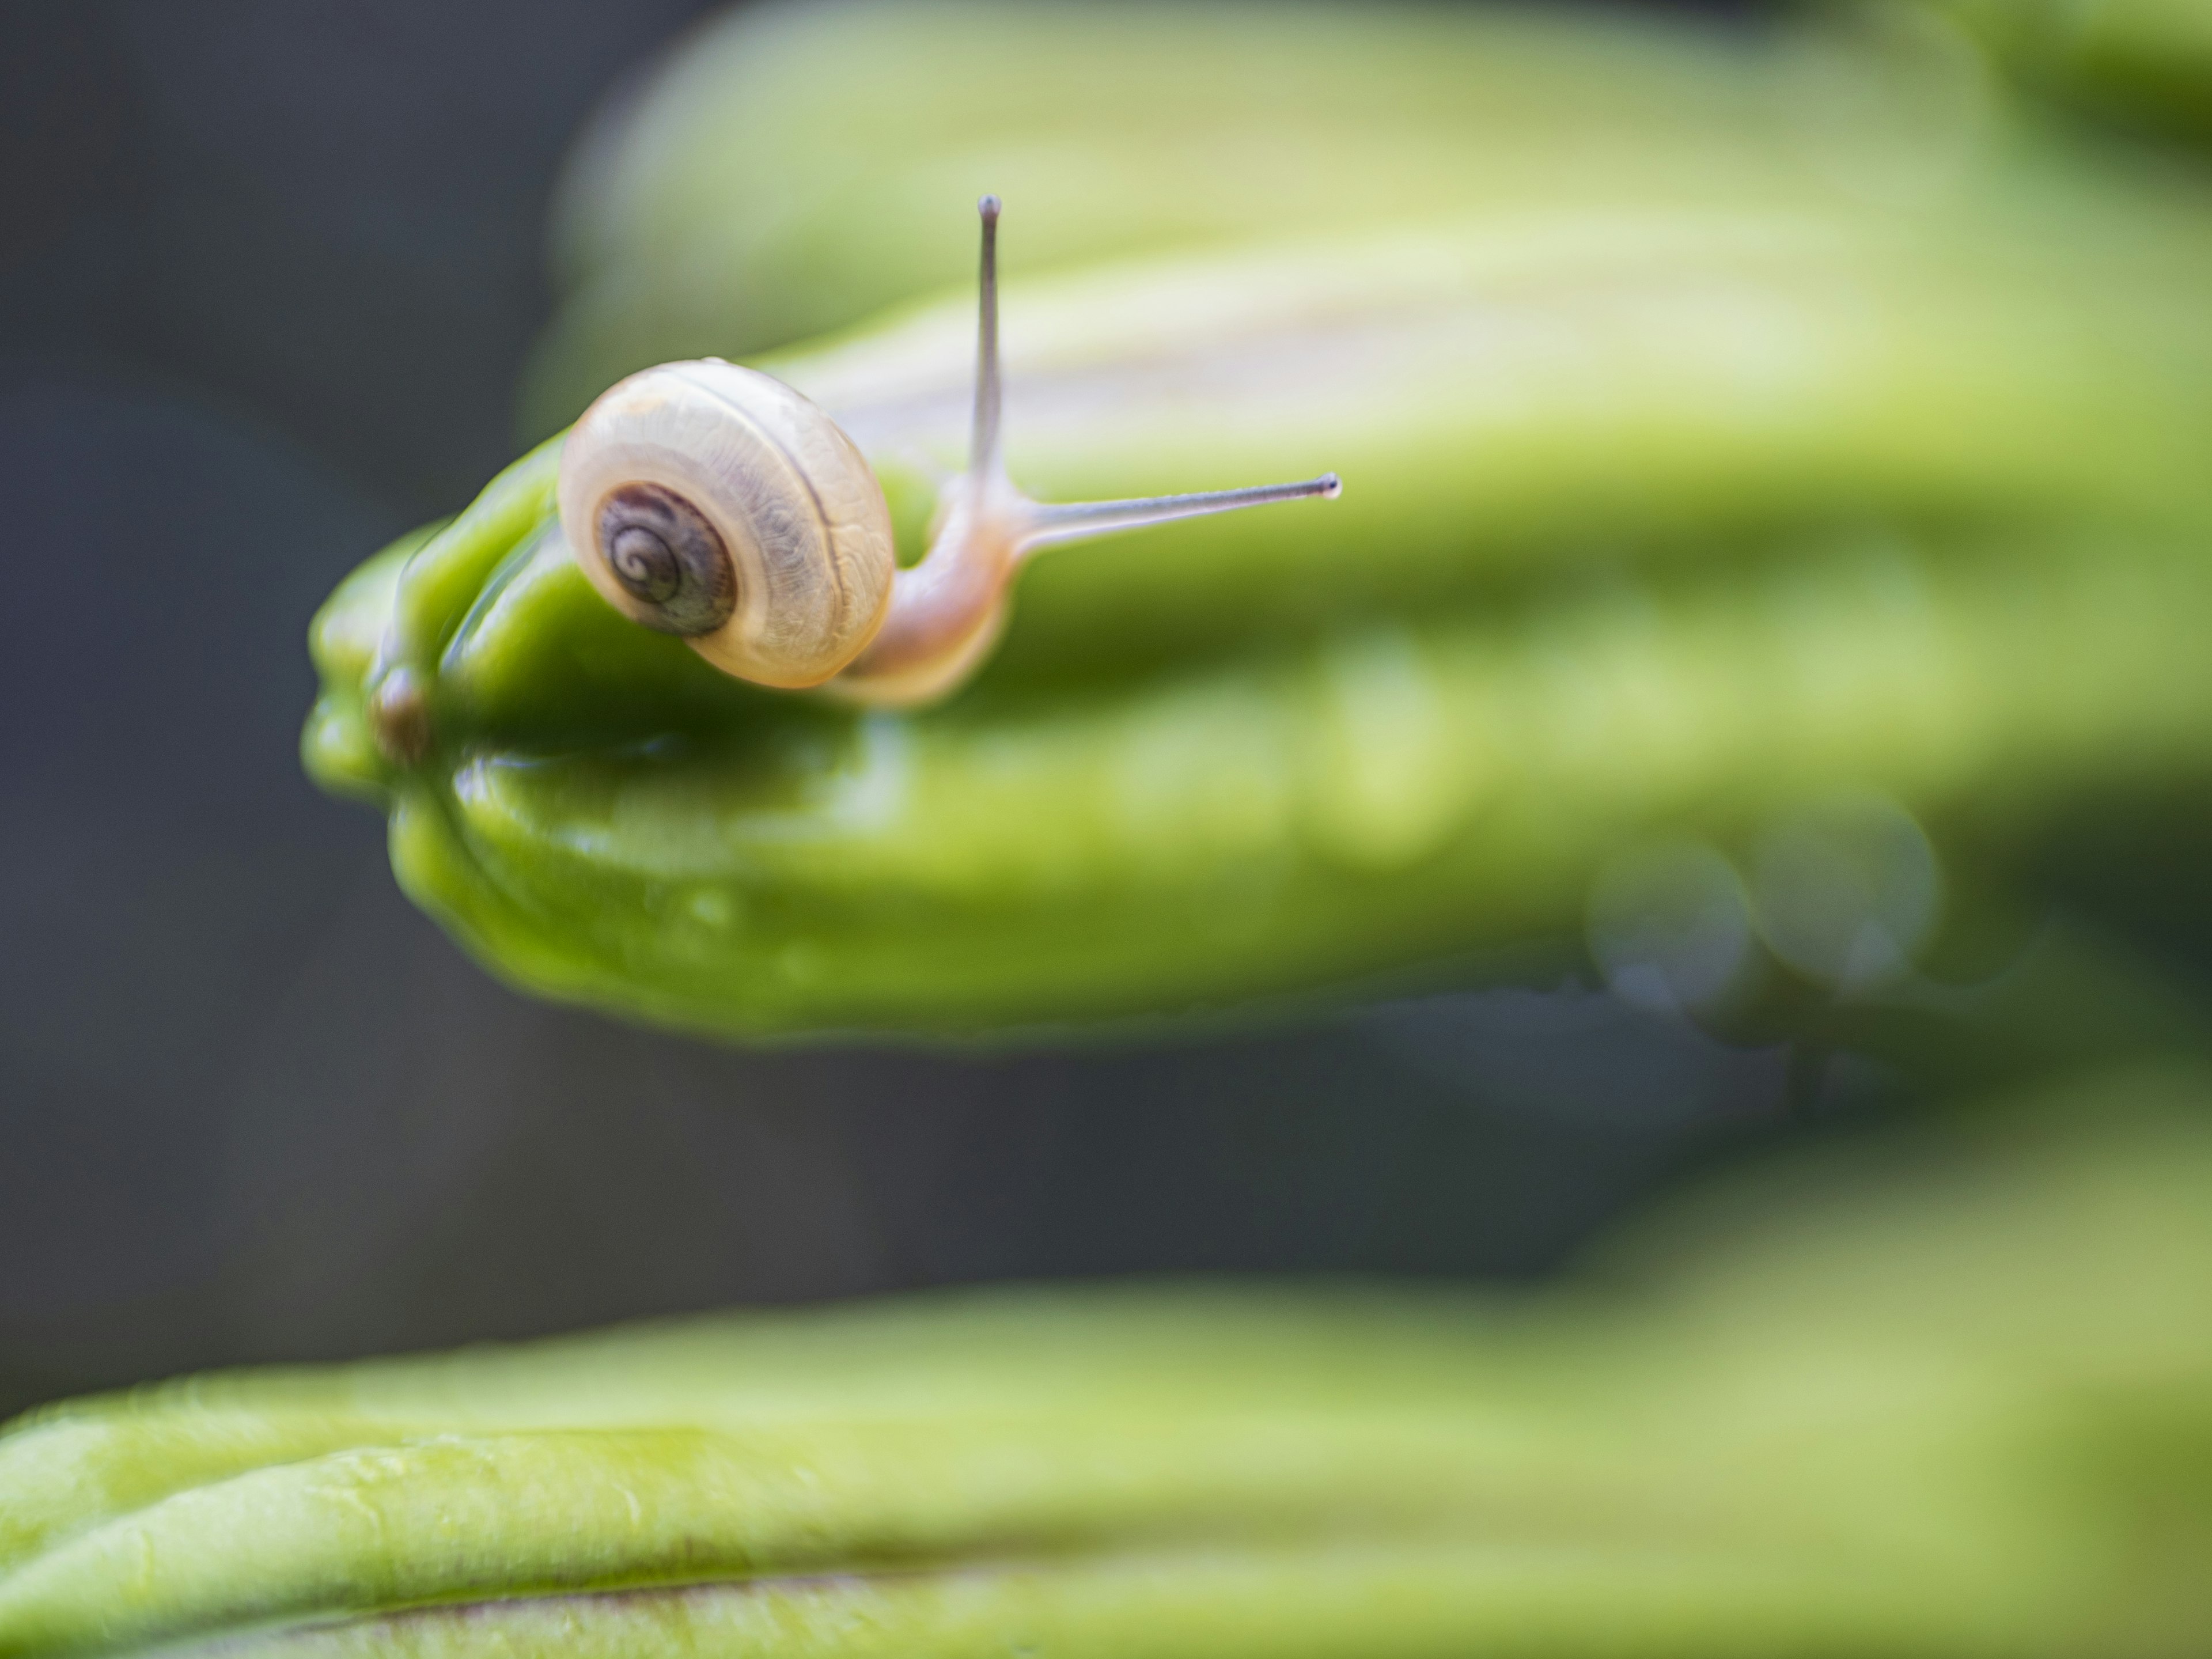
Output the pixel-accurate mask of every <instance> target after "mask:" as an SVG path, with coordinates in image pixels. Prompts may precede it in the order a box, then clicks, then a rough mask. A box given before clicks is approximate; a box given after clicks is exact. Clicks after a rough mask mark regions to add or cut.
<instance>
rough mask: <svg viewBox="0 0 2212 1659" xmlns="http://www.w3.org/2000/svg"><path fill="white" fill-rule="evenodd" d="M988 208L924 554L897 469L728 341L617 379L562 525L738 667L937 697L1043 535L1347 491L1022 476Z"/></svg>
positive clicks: (589, 429)
mask: <svg viewBox="0 0 2212 1659" xmlns="http://www.w3.org/2000/svg"><path fill="white" fill-rule="evenodd" d="M979 210H980V211H981V216H982V222H983V226H982V228H983V248H982V272H981V289H982V295H981V318H980V326H979V337H978V341H977V349H976V362H975V428H974V436H973V439H972V441H971V446H970V448H969V465H968V471H966V472H965V473H963V474H962V475H961V476H960V477H957V478H956V479H955V480H953V482H952V483H951V486H950V487H949V488H948V489H947V490H946V492H945V497H944V506H943V508H942V509H941V512H940V520H939V525H938V526H937V528H936V530H935V532H934V534H933V537H932V538H931V541H930V545H929V550H928V552H927V556H925V557H924V558H923V559H922V560H921V562H920V563H918V564H916V565H915V566H913V567H912V568H908V569H900V568H898V566H897V563H896V559H895V558H894V556H893V545H892V534H891V519H890V508H889V507H888V506H887V505H886V504H885V502H884V492H883V489H882V487H881V485H879V484H878V483H877V481H876V477H875V474H874V473H873V472H872V471H870V469H869V466H868V463H867V462H866V459H863V457H862V456H861V454H860V450H859V449H858V448H856V447H854V444H853V442H852V441H851V440H850V439H849V438H848V437H847V436H846V435H844V434H843V433H842V432H841V431H840V430H839V429H838V428H837V426H836V423H835V422H832V421H831V420H830V419H829V416H827V415H825V414H823V411H822V410H819V409H818V408H817V407H816V406H815V405H814V404H811V403H810V402H809V401H807V399H806V398H803V397H801V396H800V395H799V393H798V392H794V391H793V390H792V389H791V388H790V387H789V386H786V385H784V384H783V383H782V382H781V380H776V379H775V378H774V377H773V376H770V375H768V374H762V373H760V372H759V371H758V370H757V369H750V368H739V367H738V366H737V365H736V364H733V363H726V362H721V361H720V360H719V359H716V358H708V359H704V360H702V361H699V362H677V363H664V364H662V365H661V366H659V368H648V369H645V370H643V371H641V373H639V374H633V375H631V376H629V379H627V380H623V381H620V382H619V383H617V385H616V386H613V387H612V388H611V389H610V390H609V391H608V392H605V394H603V395H602V396H601V397H600V398H599V400H598V401H597V402H596V403H594V404H592V406H591V407H590V408H589V409H588V410H586V411H585V412H584V415H583V417H582V418H581V419H580V420H579V421H578V422H576V425H575V428H574V431H573V432H571V433H570V435H569V436H568V441H567V444H566V446H565V447H564V448H563V450H562V460H561V475H560V483H559V500H560V513H561V524H562V530H563V532H564V533H565V534H566V536H567V538H568V545H569V547H570V549H571V550H573V551H574V556H575V559H576V562H577V563H578V564H579V565H580V567H581V568H582V569H583V572H584V574H585V575H586V577H588V578H589V579H590V580H591V582H592V586H594V587H596V588H597V589H598V590H599V592H600V593H601V594H602V595H604V596H605V599H607V601H608V603H609V604H611V605H613V606H614V607H615V608H616V609H617V610H618V611H622V612H623V614H624V615H625V616H628V617H631V618H632V619H634V620H635V621H637V622H640V623H643V624H645V625H646V626H647V627H648V628H654V629H661V630H663V631H664V632H666V633H671V634H678V635H682V636H683V637H684V640H685V641H687V642H688V643H689V644H690V647H691V648H692V649H693V650H695V651H696V652H698V653H699V654H700V655H701V656H702V657H704V658H705V659H707V660H708V662H710V663H712V664H714V666H715V667H717V668H719V669H720V670H721V671H723V672H725V673H727V674H731V675H734V676H735V677H737V678H739V679H744V680H751V681H754V682H757V684H763V685H771V686H781V687H788V688H799V687H805V686H815V685H822V684H825V683H831V684H833V689H834V690H836V691H837V692H838V693H840V694H841V695H844V696H849V697H850V698H851V699H852V700H854V701H856V702H870V703H881V704H910V703H917V702H927V701H928V700H930V699H932V698H934V697H938V696H943V695H945V693H946V692H949V691H951V690H953V689H954V688H955V687H957V685H958V684H960V683H961V682H962V681H963V680H964V679H965V678H967V677H968V676H969V674H970V673H972V672H973V671H975V668H976V667H977V666H978V665H980V664H981V661H982V659H983V658H984V656H985V655H986V654H987V653H988V651H989V650H990V647H991V646H992V644H993V642H994V641H995V640H996V639H997V637H998V633H999V629H1000V625H1001V624H1002V623H1003V621H1004V619H1005V615H1006V595H1007V591H1008V589H1009V588H1010V587H1011V586H1012V583H1013V580H1014V577H1015V575H1016V574H1018V572H1019V571H1020V569H1021V567H1022V565H1023V563H1024V561H1025V560H1026V559H1027V558H1028V557H1029V556H1030V554H1031V553H1033V552H1035V551H1036V550H1038V549H1039V548H1042V547H1045V546H1048V545H1050V544H1054V543H1061V542H1073V541H1081V540H1085V539H1088V538H1091V537H1095V536H1105V535H1110V534H1112V533H1114V532H1116V531H1121V530H1135V529H1140V528H1143V527H1145V526H1150V525H1156V524H1164V523H1166V522H1168V521H1169V520H1174V519H1184V518H1192V517H1195V516H1197V515H1199V514H1201V513H1224V512H1228V511H1230V510H1231V509H1233V508H1236V507H1257V506H1261V505H1262V504H1264V503H1266V502H1269V501H1295V500H1297V499H1299V498H1301V497H1304V496H1308V495H1322V496H1330V497H1333V496H1334V495H1337V494H1338V493H1339V491H1340V484H1339V483H1338V481H1337V477H1336V475H1335V474H1334V473H1333V472H1332V473H1327V474H1324V475H1323V476H1322V477H1318V478H1313V479H1309V480H1306V481H1304V482H1302V483H1287V484H1266V485H1261V486H1258V487H1255V488H1252V489H1222V490H1212V491H1207V492H1205V493H1201V494H1198V495H1160V496H1152V497H1148V498H1144V499H1139V500H1133V501H1085V502H1080V503H1073V504H1067V505H1048V504H1047V503H1044V502H1041V501H1032V500H1030V498H1029V497H1028V496H1027V495H1024V494H1022V492H1021V491H1020V490H1019V489H1017V488H1015V486H1014V485H1013V483H1012V482H1011V481H1010V480H1009V479H1008V478H1007V477H1006V468H1005V465H1004V462H1003V460H1002V459H1001V456H1000V442H999V404H1000V381H999V295H998V253H997V240H998V222H999V198H998V197H995V196H986V197H983V199H982V201H981V204H979Z"/></svg>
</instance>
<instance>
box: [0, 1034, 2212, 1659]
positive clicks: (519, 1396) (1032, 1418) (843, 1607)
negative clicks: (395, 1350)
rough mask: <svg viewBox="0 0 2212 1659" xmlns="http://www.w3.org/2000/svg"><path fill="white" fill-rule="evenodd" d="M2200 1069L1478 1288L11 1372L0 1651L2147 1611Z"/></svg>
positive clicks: (1968, 1125)
mask: <svg viewBox="0 0 2212 1659" xmlns="http://www.w3.org/2000/svg"><path fill="white" fill-rule="evenodd" d="M2204 1089H2205V1085H2204V1082H2203V1079H2201V1078H2193V1077H2188V1076H2170V1077H2164V1078H2160V1077H2155V1076H2150V1075H2142V1076H2136V1077H2133V1078H2113V1079H2106V1080H2104V1081H2101V1082H2100V1083H2098V1084H2096V1085H2093V1086H2088V1087H2079V1088H2075V1089H2072V1090H2069V1091H2061V1092H2060V1095H2059V1097H2057V1098H2056V1099H2053V1100H2049V1101H2045V1102H2042V1103H2039V1109H2030V1110H2027V1111H2025V1112H2024V1113H2020V1112H2008V1113H2005V1114H2001V1115H1996V1116H1994V1117H1992V1118H1989V1119H1987V1120H1984V1121H1972V1120H1969V1121H1961V1122H1957V1123H1954V1124H1953V1125H1952V1126H1951V1127H1948V1129H1946V1130H1945V1131H1944V1132H1943V1133H1942V1135H1941V1136H1940V1137H1938V1138H1937V1139H1936V1141H1935V1142H1934V1144H1932V1145H1924V1144H1922V1143H1919V1142H1912V1141H1908V1142H1906V1143H1905V1145H1904V1146H1895V1147H1892V1148H1891V1149H1890V1150H1888V1151H1887V1152H1874V1151H1871V1150H1869V1149H1867V1148H1864V1147H1862V1148H1860V1149H1859V1150H1858V1151H1857V1152H1855V1153H1854V1154H1853V1160H1852V1164H1850V1165H1847V1166H1846V1167H1844V1169H1842V1170H1838V1169H1835V1168H1825V1167H1823V1166H1820V1165H1819V1164H1814V1165H1813V1166H1811V1167H1810V1168H1809V1169H1806V1168H1801V1169H1798V1170H1795V1171H1794V1172H1790V1173H1787V1174H1782V1175H1778V1176H1770V1177H1768V1178H1767V1179H1766V1181H1765V1182H1764V1183H1763V1184H1760V1183H1754V1184H1753V1185H1751V1186H1750V1187H1748V1188H1743V1189H1740V1190H1739V1191H1738V1192H1737V1193H1736V1194H1735V1196H1734V1197H1733V1198H1731V1199H1729V1200H1728V1202H1727V1203H1726V1204H1724V1205H1723V1206H1719V1207H1718V1208H1717V1209H1715V1208H1708V1209H1704V1210H1692V1212H1689V1214H1688V1215H1687V1216H1686V1218H1683V1219H1680V1220H1678V1221H1677V1222H1675V1223H1674V1225H1673V1226H1672V1228H1671V1229H1668V1228H1662V1229H1659V1230H1657V1231H1653V1232H1647V1234H1646V1235H1645V1236H1644V1238H1643V1240H1642V1242H1641V1243H1639V1244H1637V1245H1634V1246H1633V1247H1632V1253H1631V1254H1627V1255H1620V1256H1616V1258H1615V1266H1614V1267H1613V1269H1612V1270H1611V1271H1610V1272H1609V1273H1607V1274H1606V1275H1604V1276H1602V1277H1599V1278H1593V1279H1586V1280H1585V1281H1583V1282H1582V1283H1581V1284H1579V1285H1577V1284H1573V1283H1570V1284H1567V1285H1561V1286H1559V1287H1558V1288H1556V1289H1553V1290H1548V1291H1541V1292H1538V1293H1535V1294H1534V1295H1523V1296H1522V1297H1495V1296H1492V1297H1483V1296H1477V1295H1473V1294H1469V1293H1468V1292H1465V1291H1446V1290H1430V1291H1413V1290H1399V1291H1383V1290H1380V1289H1369V1290H1365V1291H1355V1290H1352V1289H1348V1288H1346V1287H1341V1286H1340V1287H1337V1288H1335V1289H1334V1290H1322V1289H1316V1288H1313V1287H1306V1288H1302V1289H1301V1288H1296V1287H1289V1286H1276V1287H1273V1288H1266V1287H1261V1286H1257V1285H1244V1286H1241V1287H1238V1286H1232V1285H1214V1286H1211V1287H1199V1286H1185V1287H1182V1288H1181V1289H1179V1290H1178V1289H1169V1288H1163V1287H1151V1288H1146V1287H1142V1286H1126V1287H1103V1288H1092V1289H1090V1290H1087V1291H1054V1292H1044V1291H1034V1290H1032V1291H990V1292H981V1293H978V1292H972V1291H970V1292H963V1293H958V1294H938V1295H933V1296H929V1297H916V1298H912V1299H908V1300H906V1301H903V1302H894V1303H886V1304H880V1305H877V1306H873V1307H862V1308H848V1309H824V1310H811V1311H805V1312H798V1313H790V1312H786V1313H776V1314H753V1315H745V1316H726V1317H718V1318H712V1319H705V1320H698V1321H693V1322H679V1323H674V1324H670V1325H665V1326H659V1327H646V1328H638V1329H635V1330H629V1331H621V1332H616V1333H611V1334H605V1335H601V1336H596V1337H585V1338H578V1339H568V1340H561V1341H556V1342H550V1343H542V1344H535V1345H529V1346H521V1347H516V1348H510V1349H477V1350H472V1351H469V1352H462V1353H459V1354H454V1355H451V1356H447V1357H435V1358H416V1359H407V1360H397V1361H379V1362H374V1363H368V1364H358V1365H352V1366H339V1367H334V1368H327V1369H320V1370H289V1371H273V1372H245V1373H238V1374H231V1375H219V1376H207V1377H200V1378H194V1379H187V1380H185V1381H184V1382H180V1383H171V1384H167V1385H165V1386H162V1387H161V1388H157V1389H143V1390H137V1391H134V1392H131V1393H129V1394H125V1395H115V1396H112V1397H109V1398H105V1399H94V1400H90V1401H76V1402H70V1403H66V1404H63V1405H60V1406H57V1407H48V1408H46V1409H45V1410H43V1411H40V1412H38V1413H33V1414H32V1415H31V1416H30V1417H28V1418H27V1419H23V1420H22V1421H21V1422H20V1423H18V1424H17V1425H14V1426H13V1427H11V1428H9V1430H7V1431H4V1432H0V1656H5V1659H60V1656H64V1655H79V1656H92V1655H100V1654H116V1655H122V1654H136V1653H142V1652H149V1651H157V1650H158V1651H173V1650H176V1649H177V1648H178V1647H179V1646H187V1647H191V1648H193V1649H194V1650H197V1647H198V1645H199V1644H220V1650H222V1651H223V1652H227V1653H235V1654H240V1655H243V1656H263V1655H266V1656H270V1659H276V1656H285V1655H302V1656H304V1655H321V1654H330V1655H339V1654H353V1653H359V1654H368V1655H379V1656H389V1655H394V1654H402V1655H404V1654H419V1655H423V1656H429V1655H448V1654H450V1655H455V1656H460V1655H476V1654H506V1655H512V1654H515V1653H518V1652H520V1653H538V1652H553V1651H560V1652H564V1653H574V1652H580V1653H586V1654H609V1655H615V1654H622V1655H632V1654H643V1653H647V1652H652V1653H661V1652H669V1651H676V1652H684V1653H694V1652H696V1653H699V1654H715V1655H739V1654H751V1655H764V1656H769V1659H781V1656H817V1655H818V1656H823V1659H844V1656H862V1655H874V1654H878V1653H884V1654H888V1653H892V1652H897V1653H902V1654H906V1655H908V1656H921V1659H927V1656H932V1655H945V1656H955V1655H970V1654H977V1653H987V1652H993V1653H995V1652H1006V1651H1015V1652H1022V1651H1030V1650H1036V1651H1047V1652H1060V1653H1079V1654H1098V1655H1102V1656H1103V1655H1106V1654H1109V1653H1116V1652H1123V1653H1126V1652H1128V1651H1132V1650H1141V1651H1144V1652H1147V1653H1158V1654H1170V1655H1186V1654H1188V1655H1191V1656H1194V1659H1195V1656H1199V1655H1211V1656H1217V1659H1218V1656H1221V1655H1224V1654H1228V1655H1240V1656H1246V1659H1276V1656H1281V1659H1291V1656H1301V1659H1303V1656H1321V1655H1337V1656H1358V1659H1391V1656H1401V1655H1402V1656H1416V1655H1419V1656H1431V1655H1439V1656H1440V1655H1443V1654H1447V1653H1455V1652H1460V1653H1463V1652H1468V1651H1471V1650H1492V1649H1504V1650H1511V1651H1516V1652H1528V1651H1542V1652H1547V1653H1554V1654H1558V1655H1561V1656H1577V1655H1591V1656H1595V1655H1599V1654H1613V1655H1639V1654H1654V1655H1658V1654H1675V1653H1683V1652H1717V1653H1723V1654H1742V1655H1745V1656H1747V1659H1748V1656H1753V1655H1760V1654H1774V1653H1822V1654H1831V1653H1832V1654H1837V1655H1844V1654H1852V1655H1864V1654H1870V1653H1899V1654H1917V1655H1931V1656H1932V1655H1958V1656H1961V1659H1965V1656H1971V1655H1981V1654H1987V1653H1991V1652H2002V1653H2015V1654H2025V1655H2036V1656H2052V1659H2063V1656H2075V1655H2090V1654H2097V1655H2106V1654H2114V1653H2118V1654H2146V1655H2148V1654H2154V1653H2160V1652H2171V1651H2183V1650H2187V1648H2188V1645H2189V1644H2190V1643H2191V1642H2192V1641H2193V1640H2194V1638H2195V1637H2196V1635H2197V1632H2200V1631H2201V1629H2202V1627H2203V1620H2204V1618H2205V1617H2206V1615H2207V1614H2208V1613H2212V1601H2208V1594H2212V1580H2208V1579H2207V1577H2206V1576H2205V1575H2204V1573H2203V1571H2202V1566H2203V1557H2202V1551H2203V1545H2204V1538H2203V1531H2202V1523H2203V1516H2204V1515H2205V1513H2206V1505H2207V1504H2208V1502H2212V1456H2208V1454H2212V1346H2208V1340H2207V1330H2208V1328H2207V1325H2206V1322H2205V1321H2204V1320H2203V1317H2202V1314H2203V1288H2204V1285H2205V1284H2206V1283H2207V1281H2208V1275H2212V1231H2208V1220H2212V1214H2209V1213H2208V1212H2207V1209H2206V1207H2205V1206H2204V1204H2203V1192H2204V1191H2205V1190H2206V1188H2205V1183H2206V1182H2207V1180H2208V1179H2212V1144H2208V1141H2207V1138H2206V1133H2205V1128H2204V1124H2203V1118H2202V1116H2201V1113H2200V1114H2199V1115H2197V1116H2194V1117H2191V1116H2190V1115H2188V1111H2190V1110H2195V1109H2198V1108H2200V1107H2201V1104H2202V1102H2203V1097H2204ZM1923 1133H1927V1132H1926V1131H1924V1130H1923ZM1616 1248H1617V1249H1618V1248H1620V1247H1616ZM1624 1261H1641V1262H1642V1263H1644V1265H1643V1266H1642V1267H1638V1268H1636V1269H1633V1270H1625V1269H1624V1268H1623V1267H1622V1266H1621V1265H1620V1263H1622V1262H1624Z"/></svg>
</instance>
